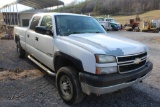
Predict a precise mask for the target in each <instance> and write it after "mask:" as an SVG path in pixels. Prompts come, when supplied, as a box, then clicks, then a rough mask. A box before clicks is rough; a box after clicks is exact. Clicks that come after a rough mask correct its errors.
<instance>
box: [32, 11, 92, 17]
mask: <svg viewBox="0 0 160 107" xmlns="http://www.w3.org/2000/svg"><path fill="white" fill-rule="evenodd" d="M37 15H38V16H44V15H51V16H54V15H74V16H87V15H83V14H74V13H56V12H52V13H37V14H34V16H37ZM87 17H90V16H87Z"/></svg>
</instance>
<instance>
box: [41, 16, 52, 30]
mask: <svg viewBox="0 0 160 107" xmlns="http://www.w3.org/2000/svg"><path fill="white" fill-rule="evenodd" d="M40 26H45V27H46V28H47V29H48V30H52V28H53V26H52V17H51V16H44V17H43V19H42V22H41V25H40Z"/></svg>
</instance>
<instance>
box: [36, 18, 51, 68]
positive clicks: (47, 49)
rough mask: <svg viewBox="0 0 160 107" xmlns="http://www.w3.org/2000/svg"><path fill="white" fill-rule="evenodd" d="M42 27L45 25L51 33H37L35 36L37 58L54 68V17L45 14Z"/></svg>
mask: <svg viewBox="0 0 160 107" xmlns="http://www.w3.org/2000/svg"><path fill="white" fill-rule="evenodd" d="M40 26H41V27H45V28H46V29H47V30H48V31H51V32H52V33H50V34H47V33H46V34H42V33H38V32H37V33H36V36H35V48H36V56H35V57H36V59H38V60H39V61H41V62H42V63H43V64H45V65H46V66H47V67H49V68H50V69H53V48H54V47H53V25H52V17H51V16H50V15H45V16H44V17H43V18H42V21H41V23H40Z"/></svg>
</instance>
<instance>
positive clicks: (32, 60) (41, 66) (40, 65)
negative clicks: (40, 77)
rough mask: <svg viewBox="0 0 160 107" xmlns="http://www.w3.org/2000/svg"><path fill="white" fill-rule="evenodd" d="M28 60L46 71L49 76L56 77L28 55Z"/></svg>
mask: <svg viewBox="0 0 160 107" xmlns="http://www.w3.org/2000/svg"><path fill="white" fill-rule="evenodd" d="M28 58H29V59H30V60H31V61H32V62H34V63H35V64H37V65H38V66H39V67H41V68H42V69H43V70H44V71H46V72H47V73H48V74H49V75H51V76H56V73H53V72H51V71H50V70H49V69H48V68H46V67H45V66H43V65H42V64H41V63H39V62H38V61H36V60H35V59H34V58H32V57H31V56H30V55H28Z"/></svg>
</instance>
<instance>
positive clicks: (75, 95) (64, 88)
mask: <svg viewBox="0 0 160 107" xmlns="http://www.w3.org/2000/svg"><path fill="white" fill-rule="evenodd" d="M56 84H57V89H58V92H59V94H60V96H61V98H62V99H63V101H64V102H66V103H67V104H75V103H78V102H80V101H81V100H82V99H83V98H84V93H83V92H82V90H81V86H80V82H79V80H78V72H77V71H76V69H74V68H73V67H62V68H60V69H59V70H58V73H57V77H56Z"/></svg>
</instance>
